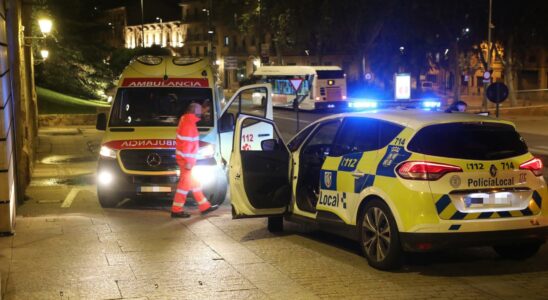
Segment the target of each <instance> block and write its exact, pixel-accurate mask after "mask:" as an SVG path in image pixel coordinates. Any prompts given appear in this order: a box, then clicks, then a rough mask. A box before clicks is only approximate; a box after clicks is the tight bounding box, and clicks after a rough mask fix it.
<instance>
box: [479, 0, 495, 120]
mask: <svg viewBox="0 0 548 300" xmlns="http://www.w3.org/2000/svg"><path fill="white" fill-rule="evenodd" d="M492 15H493V0H489V18H488V24H487V63H486V66H487V70H485V71H486V72H490V70H491V52H492V48H491V28H492V24H491V22H492ZM482 104H483V105H482V108H483V110H487V83H486V84H484V89H483V103H482Z"/></svg>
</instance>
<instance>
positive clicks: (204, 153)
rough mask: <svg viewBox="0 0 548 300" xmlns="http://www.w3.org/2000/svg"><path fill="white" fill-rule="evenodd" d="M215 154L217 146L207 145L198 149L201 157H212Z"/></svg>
mask: <svg viewBox="0 0 548 300" xmlns="http://www.w3.org/2000/svg"><path fill="white" fill-rule="evenodd" d="M214 155H215V148H213V145H207V146H204V147H200V149H198V157H199V158H211V157H213V156H214Z"/></svg>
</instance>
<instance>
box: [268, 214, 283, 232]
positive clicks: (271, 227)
mask: <svg viewBox="0 0 548 300" xmlns="http://www.w3.org/2000/svg"><path fill="white" fill-rule="evenodd" d="M283 230H284V218H283V217H268V231H270V232H282V231H283Z"/></svg>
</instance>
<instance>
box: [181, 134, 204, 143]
mask: <svg viewBox="0 0 548 300" xmlns="http://www.w3.org/2000/svg"><path fill="white" fill-rule="evenodd" d="M177 139H178V140H181V141H187V142H196V141H199V140H200V137H190V136H183V135H180V134H178V135H177Z"/></svg>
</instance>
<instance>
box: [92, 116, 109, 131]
mask: <svg viewBox="0 0 548 300" xmlns="http://www.w3.org/2000/svg"><path fill="white" fill-rule="evenodd" d="M95 128H96V129H97V130H101V131H105V130H107V115H106V114H105V113H100V114H98V115H97V123H96V124H95Z"/></svg>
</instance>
